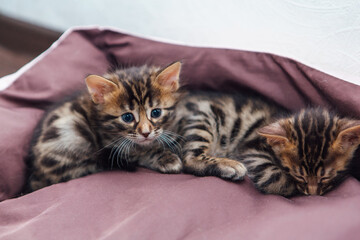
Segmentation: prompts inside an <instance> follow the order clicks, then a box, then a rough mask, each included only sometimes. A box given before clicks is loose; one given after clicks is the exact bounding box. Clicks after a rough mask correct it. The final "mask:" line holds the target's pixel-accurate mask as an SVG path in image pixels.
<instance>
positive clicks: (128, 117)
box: [121, 113, 135, 123]
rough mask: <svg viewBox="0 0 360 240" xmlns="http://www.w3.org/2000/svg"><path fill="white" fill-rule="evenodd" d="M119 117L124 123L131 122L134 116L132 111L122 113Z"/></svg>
mask: <svg viewBox="0 0 360 240" xmlns="http://www.w3.org/2000/svg"><path fill="white" fill-rule="evenodd" d="M121 119H122V120H123V121H124V122H126V123H131V122H132V121H134V119H135V118H134V115H133V114H132V113H124V114H123V115H121Z"/></svg>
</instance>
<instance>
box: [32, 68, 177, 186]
mask: <svg viewBox="0 0 360 240" xmlns="http://www.w3.org/2000/svg"><path fill="white" fill-rule="evenodd" d="M180 69H181V64H180V63H179V62H176V63H173V64H171V65H169V66H168V67H166V68H164V69H160V68H158V67H147V66H143V67H132V68H128V69H124V70H117V71H115V72H112V73H109V74H106V75H105V76H104V77H100V76H96V75H90V76H88V77H87V78H86V85H87V89H88V91H86V92H84V93H82V94H80V95H77V96H75V97H73V98H72V99H70V100H65V101H64V102H62V103H60V104H57V106H56V107H54V108H53V109H52V110H50V111H49V112H48V113H47V114H45V116H44V117H43V119H42V121H41V123H40V124H39V126H38V128H37V130H36V131H35V134H34V139H33V141H32V146H31V150H30V154H29V157H28V158H27V165H28V175H29V178H28V182H27V187H26V188H27V189H26V190H25V192H31V191H34V190H36V189H39V188H42V187H45V186H48V185H51V184H54V183H59V182H64V181H68V180H70V179H74V178H78V177H82V176H86V175H88V174H91V173H96V172H99V171H102V170H106V169H112V168H114V167H119V168H125V169H130V170H131V169H133V168H134V167H135V165H140V166H144V167H147V168H150V169H153V170H156V171H160V172H163V173H178V172H180V171H181V169H182V163H181V160H180V158H179V157H178V155H177V154H175V153H174V152H172V151H171V150H174V149H175V148H176V145H174V144H173V143H172V142H171V141H169V140H171V139H173V138H175V137H176V134H174V133H171V132H169V131H165V130H164V129H166V128H167V126H168V125H169V124H170V123H171V122H170V121H169V119H170V118H171V116H172V115H173V111H174V106H175V104H176V103H177V101H178V100H179V98H180V96H181V92H180V91H179V74H180ZM155 140H156V141H155Z"/></svg>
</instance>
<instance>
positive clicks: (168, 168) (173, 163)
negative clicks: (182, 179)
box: [158, 155, 183, 173]
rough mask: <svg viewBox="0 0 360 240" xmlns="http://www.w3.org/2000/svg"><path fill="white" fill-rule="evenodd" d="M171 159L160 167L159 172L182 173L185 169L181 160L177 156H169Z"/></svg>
mask: <svg viewBox="0 0 360 240" xmlns="http://www.w3.org/2000/svg"><path fill="white" fill-rule="evenodd" d="M169 157H170V158H171V159H168V161H167V162H166V163H164V164H159V165H158V170H159V171H160V172H162V173H180V172H181V171H182V168H183V164H182V161H181V159H180V158H179V157H178V156H177V155H171V156H169Z"/></svg>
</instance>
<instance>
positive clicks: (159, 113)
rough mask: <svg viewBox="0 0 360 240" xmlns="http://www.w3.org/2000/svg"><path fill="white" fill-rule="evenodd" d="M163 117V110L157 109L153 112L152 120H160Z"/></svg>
mask: <svg viewBox="0 0 360 240" xmlns="http://www.w3.org/2000/svg"><path fill="white" fill-rule="evenodd" d="M160 116H161V109H160V108H155V109H154V110H152V111H151V117H152V118H158V117H160Z"/></svg>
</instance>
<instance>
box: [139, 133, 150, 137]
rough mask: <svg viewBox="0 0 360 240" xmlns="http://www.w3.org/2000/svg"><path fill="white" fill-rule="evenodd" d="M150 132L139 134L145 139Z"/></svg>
mask: <svg viewBox="0 0 360 240" xmlns="http://www.w3.org/2000/svg"><path fill="white" fill-rule="evenodd" d="M149 134H150V132H145V133H141V135H143V136H144V137H145V138H147V137H148V136H149Z"/></svg>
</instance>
